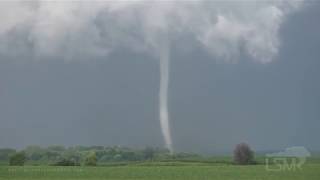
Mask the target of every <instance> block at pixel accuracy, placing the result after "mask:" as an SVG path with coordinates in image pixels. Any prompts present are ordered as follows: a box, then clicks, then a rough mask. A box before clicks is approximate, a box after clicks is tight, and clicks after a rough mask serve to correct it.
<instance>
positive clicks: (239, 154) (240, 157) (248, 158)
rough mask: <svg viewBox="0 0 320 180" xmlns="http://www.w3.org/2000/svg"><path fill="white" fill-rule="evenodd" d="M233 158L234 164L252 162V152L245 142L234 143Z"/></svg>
mask: <svg viewBox="0 0 320 180" xmlns="http://www.w3.org/2000/svg"><path fill="white" fill-rule="evenodd" d="M233 160H234V163H235V164H240V165H248V164H253V163H254V152H253V151H252V150H251V149H250V147H249V145H248V144H246V143H240V144H238V145H236V147H235V149H234V151H233Z"/></svg>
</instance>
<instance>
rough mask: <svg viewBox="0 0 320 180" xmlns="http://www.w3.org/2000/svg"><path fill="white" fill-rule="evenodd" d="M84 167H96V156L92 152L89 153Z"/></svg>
mask: <svg viewBox="0 0 320 180" xmlns="http://www.w3.org/2000/svg"><path fill="white" fill-rule="evenodd" d="M85 165H86V166H96V165H97V155H96V153H95V152H94V151H92V152H90V153H89V155H88V156H87V157H86V160H85Z"/></svg>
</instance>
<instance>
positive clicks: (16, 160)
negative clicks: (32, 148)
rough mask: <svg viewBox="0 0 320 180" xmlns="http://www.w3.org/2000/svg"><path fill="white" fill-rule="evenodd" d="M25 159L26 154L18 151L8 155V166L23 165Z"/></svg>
mask: <svg viewBox="0 0 320 180" xmlns="http://www.w3.org/2000/svg"><path fill="white" fill-rule="evenodd" d="M26 160H27V158H26V154H25V153H24V152H18V153H15V154H13V155H12V156H11V157H10V160H9V164H10V166H23V165H24V163H25V162H26Z"/></svg>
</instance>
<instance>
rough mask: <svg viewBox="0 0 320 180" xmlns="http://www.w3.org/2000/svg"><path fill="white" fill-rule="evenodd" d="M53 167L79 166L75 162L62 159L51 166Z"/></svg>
mask: <svg viewBox="0 0 320 180" xmlns="http://www.w3.org/2000/svg"><path fill="white" fill-rule="evenodd" d="M53 165H54V166H79V165H80V164H79V163H77V162H76V161H75V160H72V159H67V158H63V159H61V160H60V161H58V162H56V163H54V164H53Z"/></svg>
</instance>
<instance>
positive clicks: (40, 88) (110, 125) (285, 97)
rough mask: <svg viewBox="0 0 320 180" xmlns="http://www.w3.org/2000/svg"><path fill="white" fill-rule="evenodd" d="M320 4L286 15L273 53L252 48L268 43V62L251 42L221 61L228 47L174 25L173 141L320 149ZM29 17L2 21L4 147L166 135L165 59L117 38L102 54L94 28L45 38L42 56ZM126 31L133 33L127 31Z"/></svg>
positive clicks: (180, 145)
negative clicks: (162, 109) (161, 97)
mask: <svg viewBox="0 0 320 180" xmlns="http://www.w3.org/2000/svg"><path fill="white" fill-rule="evenodd" d="M319 5H320V4H319V3H315V2H314V3H309V4H308V5H306V7H304V8H303V9H301V10H299V11H297V12H295V13H292V14H289V15H287V17H286V19H285V20H284V21H283V22H282V23H281V26H280V28H279V34H278V39H277V40H278V41H279V42H280V43H279V45H277V46H276V48H277V52H276V53H275V52H273V51H270V52H269V51H263V52H261V51H260V49H254V51H257V52H258V53H257V54H258V56H259V57H262V56H264V55H265V53H268V54H270V53H272V57H271V58H272V62H269V60H268V59H269V58H270V57H269V56H268V57H263V58H262V59H263V60H262V63H260V62H257V60H255V59H256V56H254V55H253V54H252V53H251V54H250V52H252V51H250V45H248V46H247V48H248V49H249V50H248V52H249V53H246V52H245V51H246V50H243V49H241V48H239V49H240V50H239V52H234V49H230V51H232V52H230V54H232V57H231V61H233V60H232V59H237V60H236V62H231V63H229V62H228V61H229V60H228V61H227V62H225V61H221V60H220V59H221V56H219V54H220V53H222V54H224V49H223V48H222V49H219V48H218V49H219V50H216V48H215V44H214V45H211V44H210V48H208V49H204V48H203V46H202V45H201V44H200V43H196V42H195V40H194V39H193V38H190V36H191V35H190V34H192V33H190V32H184V33H181V34H179V35H178V36H177V35H170V38H171V39H174V40H172V43H171V46H170V48H171V54H170V56H171V66H170V85H169V112H170V116H171V122H170V124H171V131H172V132H171V133H172V138H173V146H174V149H176V150H178V151H194V152H209V153H210V152H221V151H230V150H231V149H232V148H233V147H234V145H235V144H237V143H240V142H243V141H244V142H248V143H249V144H250V145H251V146H252V147H253V148H254V149H257V150H270V149H284V148H286V147H290V146H297V145H299V146H305V147H306V148H307V149H311V150H320V144H319V142H318V138H319V136H320V131H319V130H318V128H319V127H320V83H319V77H320V71H319V67H320V61H319V59H320V51H319V47H320V34H319V32H320V23H319V19H318V18H319V17H320V6H319ZM0 6H1V4H0ZM100 14H101V13H100ZM249 14H250V13H249ZM101 16H104V15H101ZM106 17H108V16H106ZM156 20H159V19H156ZM90 21H91V20H90ZM92 21H96V22H95V23H96V24H97V27H99V26H101V28H102V29H103V27H102V26H104V24H105V22H103V21H109V20H108V18H100V19H99V18H97V19H94V20H92ZM3 22H4V21H3ZM1 23H2V22H1V21H0V24H1ZM30 26H31V25H30V24H29V22H28V23H22V25H21V24H19V26H18V25H17V26H15V27H14V28H12V27H11V29H10V31H8V32H6V33H5V35H2V34H1V33H2V32H1V31H0V147H18V148H21V147H24V146H27V145H31V144H33V145H34V144H36V145H52V144H63V145H124V146H137V147H143V146H146V145H152V146H160V147H162V146H163V145H164V142H163V138H162V135H161V130H160V124H159V117H158V91H159V60H158V58H157V57H156V56H154V54H152V53H145V52H144V51H143V50H140V49H139V48H141V49H144V47H143V45H141V46H140V45H139V47H138V48H137V49H138V50H137V49H133V48H131V47H130V48H126V47H123V46H124V45H123V44H122V43H119V44H121V45H119V46H121V48H114V49H113V50H112V52H108V55H104V54H103V53H102V54H101V53H98V55H97V53H96V51H98V50H99V51H100V49H98V50H97V49H96V48H95V49H94V50H90V48H91V47H92V45H90V43H92V44H96V43H97V42H96V41H91V40H88V39H90V33H89V35H88V36H89V37H86V36H83V34H80V35H81V36H80V35H79V36H70V39H69V40H70V43H72V46H71V45H70V46H68V45H66V48H65V49H67V50H66V51H64V50H63V51H61V50H60V48H61V49H63V47H60V46H61V44H62V45H63V44H68V40H65V39H64V41H63V42H59V43H58V45H57V44H54V45H52V47H50V48H48V49H49V50H50V51H51V50H52V49H54V47H56V46H58V49H59V50H58V51H53V54H54V55H50V56H43V54H42V53H43V50H39V46H40V45H41V47H43V44H42V42H40V41H37V43H34V42H35V41H31V42H30V39H28V37H32V36H30V34H32V33H34V32H30V31H31V30H30ZM0 30H1V29H0ZM62 31H64V30H62ZM134 31H135V29H133V30H132V33H135V32H134ZM36 32H38V31H36ZM90 32H91V31H90ZM103 32H105V31H103ZM148 32H149V31H148ZM268 32H269V31H268ZM268 32H266V33H268ZM270 32H272V31H270ZM84 34H86V33H84ZM120 35H121V34H120ZM229 36H231V35H230V34H229V35H228V37H229ZM35 37H38V36H35ZM46 37H47V36H46ZM68 37H69V36H68ZM111 37H112V38H114V35H112V36H111ZM137 37H139V33H138V35H137ZM152 37H154V36H152ZM261 37H264V36H261ZM64 38H65V37H64ZM109 38H110V37H107V39H108V40H110V39H109ZM123 39H124V40H125V41H126V43H127V41H129V39H130V37H129V36H128V37H126V36H125V37H123ZM136 40H137V39H135V40H132V41H133V42H132V43H135V41H136ZM218 40H219V39H218ZM48 41H50V40H48V39H47V40H46V41H45V42H48ZM110 41H112V40H110ZM245 41H246V42H247V43H248V44H250V40H248V41H247V40H245ZM130 42H131V40H130ZM233 42H234V41H232V43H233ZM88 43H89V45H88ZM99 43H101V42H99ZM102 43H103V42H102ZM126 43H124V44H126ZM236 43H242V41H239V42H238V41H237V42H236ZM270 43H273V41H271V42H270ZM39 44H40V45H39ZM83 44H85V45H83ZM151 44H152V43H151ZM222 44H228V43H224V42H223V43H222ZM103 46H104V45H103ZM106 46H107V47H109V45H108V44H106ZM112 46H113V44H112ZM70 47H71V48H70ZM213 47H214V48H213ZM262 47H264V46H262ZM251 48H252V47H251ZM35 49H36V50H35ZM82 49H85V50H86V52H85V53H84V54H83V55H82V54H81V53H82ZM88 49H89V50H90V52H89V50H88ZM251 50H252V49H251ZM71 51H72V52H71ZM87 51H88V53H87ZM92 51H95V55H92V53H91V52H92ZM35 52H36V53H35ZM39 52H40V55H39ZM79 52H80V54H81V55H75V54H78V53H79ZM212 52H213V53H214V55H212ZM46 53H47V52H46ZM59 53H62V55H65V56H60V55H61V54H59ZM217 54H218V55H217ZM73 59H77V60H73ZM258 61H259V60H258ZM265 61H268V63H265Z"/></svg>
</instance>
